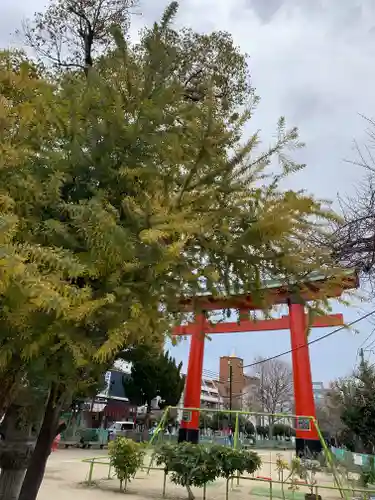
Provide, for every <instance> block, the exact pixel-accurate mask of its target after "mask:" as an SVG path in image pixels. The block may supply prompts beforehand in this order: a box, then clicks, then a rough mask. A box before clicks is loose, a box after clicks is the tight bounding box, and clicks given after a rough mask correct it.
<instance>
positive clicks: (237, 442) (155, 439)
mask: <svg viewBox="0 0 375 500" xmlns="http://www.w3.org/2000/svg"><path fill="white" fill-rule="evenodd" d="M176 409H177V408H176V407H171V406H170V407H168V408H166V410H165V412H164V414H163V416H162V418H161V420H160V422H159V425H158V426H157V428H156V430H155V432H154V435H153V436H152V438H151V440H150V442H149V445H150V446H151V445H156V446H157V445H160V444H161V443H162V442H163V436H164V432H163V431H164V428H165V425H166V423H167V422H168V417H169V414H170V411H171V410H176ZM183 411H184V412H188V413H192V412H197V414H198V418H199V415H200V413H202V412H204V413H211V414H215V413H221V412H220V410H217V409H208V408H205V409H203V410H202V409H201V408H184V409H183ZM226 413H228V415H231V416H232V417H234V421H235V428H234V433H233V444H232V446H233V448H234V449H237V448H241V447H242V448H247V446H246V443H245V442H244V441H243V440H241V436H240V432H239V430H240V416H241V415H243V416H245V417H247V418H249V417H265V418H270V417H272V420H273V421H275V420H278V419H284V420H293V421H298V420H299V419H303V420H304V421H306V422H308V424H309V428H311V429H314V431H315V434H316V436H317V437H318V440H319V443H320V450H321V451H322V452H323V455H324V457H325V461H326V463H327V465H328V468H329V470H330V472H331V474H332V476H333V479H334V482H335V485H336V486H335V487H334V489H336V490H338V491H339V492H340V495H341V497H342V498H345V497H346V493H345V491H344V490H345V487H344V486H343V484H342V480H341V478H340V474H339V473H338V471H337V469H336V466H335V461H334V456H333V454H332V453H331V451H330V450H329V448H328V446H327V444H326V442H325V440H324V438H323V435H322V433H321V431H320V428H319V425H318V422H317V420H316V418H315V417H314V416H308V415H290V414H284V413H278V414H272V413H260V412H249V411H233V410H228V411H226ZM207 446H209V443H207ZM316 449H317V447H316V446H315V449H314V452H316ZM153 462H154V454H153V455H152V457H151V460H150V464H149V470H151V469H152V466H153ZM270 463H271V462H270ZM271 476H272V474H270V478H266V479H268V480H269V481H271ZM263 479H264V478H263ZM271 493H272V492H271Z"/></svg>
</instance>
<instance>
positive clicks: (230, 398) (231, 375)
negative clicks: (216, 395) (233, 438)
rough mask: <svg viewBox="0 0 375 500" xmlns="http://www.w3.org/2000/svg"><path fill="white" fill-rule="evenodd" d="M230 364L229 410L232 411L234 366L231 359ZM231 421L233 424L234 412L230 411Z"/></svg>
mask: <svg viewBox="0 0 375 500" xmlns="http://www.w3.org/2000/svg"><path fill="white" fill-rule="evenodd" d="M228 365H229V411H232V394H233V388H232V383H233V367H232V362H231V361H230V360H229V361H228ZM229 423H230V424H231V425H232V414H231V413H229Z"/></svg>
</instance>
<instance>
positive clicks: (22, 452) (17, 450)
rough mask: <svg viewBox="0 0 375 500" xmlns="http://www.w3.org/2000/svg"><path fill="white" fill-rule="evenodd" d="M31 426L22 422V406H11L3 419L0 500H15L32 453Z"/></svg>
mask: <svg viewBox="0 0 375 500" xmlns="http://www.w3.org/2000/svg"><path fill="white" fill-rule="evenodd" d="M30 428H31V424H28V423H26V422H23V419H22V406H19V405H16V404H13V405H11V406H10V407H9V409H8V412H7V414H6V416H5V418H4V422H3V425H2V430H3V433H4V438H5V439H4V440H2V441H0V467H1V474H0V500H17V499H18V495H19V492H20V490H21V486H22V480H23V478H24V477H25V473H26V469H27V466H28V463H29V460H30V457H31V455H32V452H33V448H34V443H33V442H32V441H31V440H30Z"/></svg>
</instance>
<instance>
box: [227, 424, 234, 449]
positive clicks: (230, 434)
mask: <svg viewBox="0 0 375 500" xmlns="http://www.w3.org/2000/svg"><path fill="white" fill-rule="evenodd" d="M228 443H229V446H233V429H232V426H231V425H230V426H229V428H228Z"/></svg>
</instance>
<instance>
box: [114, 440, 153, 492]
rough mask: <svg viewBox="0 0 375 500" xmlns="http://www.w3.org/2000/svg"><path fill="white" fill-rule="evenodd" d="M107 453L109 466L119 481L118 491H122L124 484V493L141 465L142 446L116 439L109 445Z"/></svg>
mask: <svg viewBox="0 0 375 500" xmlns="http://www.w3.org/2000/svg"><path fill="white" fill-rule="evenodd" d="M108 451H109V456H110V461H111V466H112V467H113V468H114V469H115V471H116V475H117V477H118V478H119V480H120V490H121V491H122V490H123V488H122V486H123V484H124V491H125V490H126V486H127V483H128V482H130V481H131V480H132V479H133V478H134V476H135V474H136V472H137V471H138V470H139V469H140V467H141V466H142V464H143V457H144V454H145V452H144V446H143V445H142V444H139V443H135V442H134V441H132V440H131V439H126V438H124V437H118V438H116V439H115V440H114V441H112V442H110V443H109V447H108Z"/></svg>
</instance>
